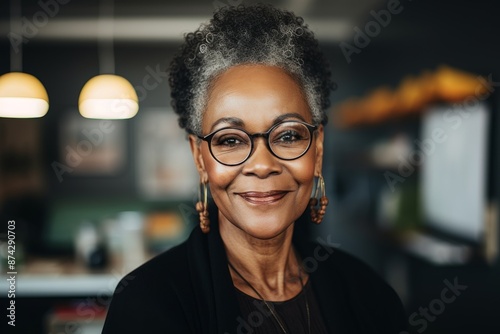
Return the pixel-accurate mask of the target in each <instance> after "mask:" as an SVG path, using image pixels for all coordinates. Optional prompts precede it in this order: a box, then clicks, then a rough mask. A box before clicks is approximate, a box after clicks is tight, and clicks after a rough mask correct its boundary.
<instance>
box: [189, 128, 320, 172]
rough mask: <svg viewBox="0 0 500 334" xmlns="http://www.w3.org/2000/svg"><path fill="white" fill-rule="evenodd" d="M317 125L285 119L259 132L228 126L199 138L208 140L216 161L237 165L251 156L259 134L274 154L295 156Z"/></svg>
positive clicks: (301, 152) (306, 146)
mask: <svg viewBox="0 0 500 334" xmlns="http://www.w3.org/2000/svg"><path fill="white" fill-rule="evenodd" d="M317 128H318V127H317V126H315V125H311V124H308V123H305V122H301V121H285V122H281V123H278V124H276V125H273V126H272V127H271V128H270V129H269V130H267V131H266V132H261V133H254V134H250V133H248V132H246V131H245V130H243V129H239V128H231V127H227V128H222V129H219V130H216V131H214V132H212V133H210V134H208V135H206V136H198V138H200V139H201V140H204V141H206V142H208V147H209V148H210V153H211V154H212V156H213V157H214V159H215V160H217V161H218V162H219V163H221V164H223V165H226V166H237V165H240V164H242V163H244V162H245V161H246V160H247V159H248V158H250V156H251V155H252V153H253V147H254V140H255V138H258V137H262V138H265V139H266V144H267V148H268V149H269V151H270V152H271V153H272V154H273V155H274V156H275V157H277V158H279V159H282V160H295V159H298V158H300V157H301V156H303V155H304V154H306V152H307V150H309V147H310V146H311V142H312V137H313V132H314V131H316V129H317Z"/></svg>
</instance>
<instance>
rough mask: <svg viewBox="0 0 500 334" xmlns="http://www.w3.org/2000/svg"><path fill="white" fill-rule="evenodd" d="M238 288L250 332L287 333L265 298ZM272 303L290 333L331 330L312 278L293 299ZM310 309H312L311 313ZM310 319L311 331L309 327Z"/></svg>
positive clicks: (243, 315) (263, 333)
mask: <svg viewBox="0 0 500 334" xmlns="http://www.w3.org/2000/svg"><path fill="white" fill-rule="evenodd" d="M235 290H236V296H237V297H238V303H239V305H240V310H241V315H242V318H243V319H244V320H246V324H247V325H248V327H247V331H246V332H247V333H248V332H250V330H253V331H252V332H251V333H252V334H269V333H283V330H282V329H281V327H280V325H279V324H278V322H277V320H275V319H274V317H273V315H272V313H271V312H270V311H269V308H268V307H267V306H266V304H265V303H264V302H263V301H261V300H259V299H255V298H253V297H252V296H249V295H247V294H245V293H244V292H241V291H240V290H238V289H236V288H235ZM306 300H307V304H306ZM268 304H269V306H270V307H271V308H273V311H274V312H275V313H276V315H277V316H278V317H279V319H280V321H282V322H284V324H283V325H284V326H285V329H286V332H287V333H306V334H308V333H314V334H328V331H327V329H326V328H325V324H324V322H323V317H322V316H321V310H320V309H319V306H318V303H317V301H316V296H315V295H314V291H313V289H312V287H311V281H307V283H306V284H305V285H304V289H302V291H301V292H300V293H299V294H298V295H297V296H295V297H293V298H292V299H289V300H287V301H284V302H268ZM306 305H307V306H306ZM308 308H309V311H308V310H307V309H308ZM307 313H309V316H308V315H307ZM308 318H309V319H308ZM309 323H310V326H311V331H309ZM248 329H250V330H248Z"/></svg>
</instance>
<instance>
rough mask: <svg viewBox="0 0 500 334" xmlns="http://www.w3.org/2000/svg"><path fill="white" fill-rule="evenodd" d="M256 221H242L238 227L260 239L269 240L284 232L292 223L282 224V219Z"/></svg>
mask: <svg viewBox="0 0 500 334" xmlns="http://www.w3.org/2000/svg"><path fill="white" fill-rule="evenodd" d="M257 220H258V222H257V223H255V222H254V223H251V222H249V223H244V224H240V225H239V227H240V228H241V229H242V230H243V231H244V232H245V233H247V234H248V235H250V236H252V237H254V238H256V239H262V240H269V239H272V238H275V237H277V236H279V235H280V234H283V233H285V232H286V231H287V230H288V229H289V228H291V227H292V225H293V223H290V224H283V220H282V219H279V220H278V219H259V218H257Z"/></svg>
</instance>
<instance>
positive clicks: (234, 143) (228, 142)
mask: <svg viewBox="0 0 500 334" xmlns="http://www.w3.org/2000/svg"><path fill="white" fill-rule="evenodd" d="M247 144H248V139H247V138H245V136H244V135H243V134H240V133H234V132H226V131H222V133H220V134H217V135H215V136H214V138H213V140H212V145H214V146H219V147H221V148H232V147H238V146H243V145H247Z"/></svg>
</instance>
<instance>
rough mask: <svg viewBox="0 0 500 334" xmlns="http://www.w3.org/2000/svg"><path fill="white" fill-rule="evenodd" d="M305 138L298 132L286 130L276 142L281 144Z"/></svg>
mask: <svg viewBox="0 0 500 334" xmlns="http://www.w3.org/2000/svg"><path fill="white" fill-rule="evenodd" d="M301 139H303V137H302V136H301V135H300V134H299V133H298V132H297V131H293V130H286V131H283V132H281V133H279V134H278V135H277V136H276V138H275V141H281V142H294V141H297V140H301Z"/></svg>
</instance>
